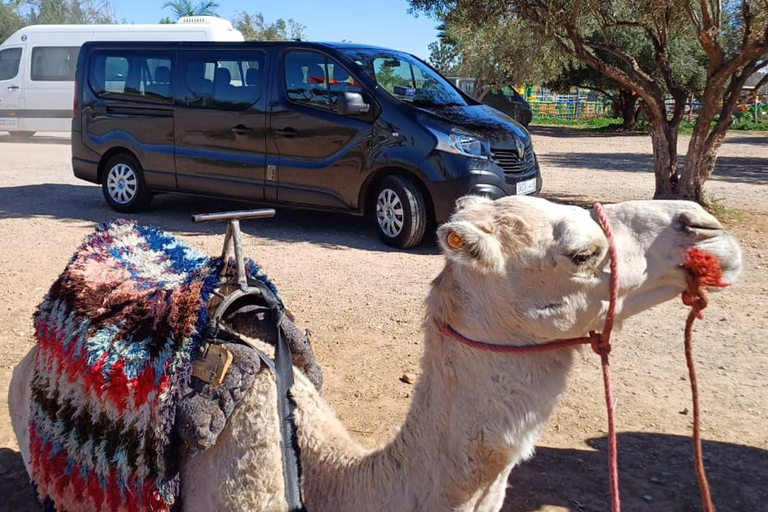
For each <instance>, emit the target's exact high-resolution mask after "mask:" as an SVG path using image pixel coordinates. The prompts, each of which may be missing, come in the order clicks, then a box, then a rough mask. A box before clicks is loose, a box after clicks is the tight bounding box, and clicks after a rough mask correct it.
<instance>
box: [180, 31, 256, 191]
mask: <svg viewBox="0 0 768 512" xmlns="http://www.w3.org/2000/svg"><path fill="white" fill-rule="evenodd" d="M266 56H267V54H266V52H265V51H264V50H262V49H258V48H248V47H244V46H242V45H240V46H233V47H231V48H230V47H219V48H217V49H215V50H211V49H205V48H203V49H197V48H194V47H187V48H184V49H182V50H180V51H179V59H178V61H179V65H178V71H177V80H176V106H175V108H174V136H175V150H176V152H175V154H176V183H177V186H178V189H179V190H180V191H182V192H196V193H202V194H213V195H221V196H228V197H233V198H242V199H250V200H256V201H258V200H262V199H264V173H265V165H266V147H265V146H266V130H267V126H266V123H267V121H266V97H267V94H266V93H267V91H266V87H264V85H265V76H267V75H266V70H265V68H266V65H267V59H266Z"/></svg>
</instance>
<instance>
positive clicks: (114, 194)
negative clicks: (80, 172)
mask: <svg viewBox="0 0 768 512" xmlns="http://www.w3.org/2000/svg"><path fill="white" fill-rule="evenodd" d="M101 191H102V192H103V193H104V199H106V200H107V204H108V205H109V206H110V207H111V208H112V209H113V210H117V211H118V212H122V213H135V212H139V211H141V210H143V209H144V208H145V207H146V206H147V205H149V202H150V201H151V200H152V192H151V191H150V190H149V189H148V188H147V185H146V183H144V172H143V171H142V169H141V164H139V162H138V160H136V159H135V158H134V157H133V156H131V155H128V154H120V155H115V156H113V157H112V158H110V159H109V161H108V162H107V164H106V165H105V166H104V175H103V176H102V178H101Z"/></svg>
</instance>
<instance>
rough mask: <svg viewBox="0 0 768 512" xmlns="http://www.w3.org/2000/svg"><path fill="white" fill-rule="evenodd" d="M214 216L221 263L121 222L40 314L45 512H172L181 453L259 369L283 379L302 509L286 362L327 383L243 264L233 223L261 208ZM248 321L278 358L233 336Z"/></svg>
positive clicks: (274, 299)
mask: <svg viewBox="0 0 768 512" xmlns="http://www.w3.org/2000/svg"><path fill="white" fill-rule="evenodd" d="M270 214H271V215H273V214H274V211H271V213H270ZM217 215H218V214H217ZM217 215H213V214H212V215H210V216H208V217H214V218H207V219H206V218H203V219H200V220H202V221H205V220H229V221H230V224H229V226H228V229H227V237H226V239H225V249H224V251H223V253H222V256H221V258H209V257H207V256H205V255H203V254H201V253H199V252H197V251H195V250H193V249H191V248H190V247H188V246H186V245H185V244H183V243H181V242H180V241H179V240H177V239H175V238H174V237H172V236H171V235H168V234H167V233H164V232H162V231H160V230H158V229H155V228H150V227H143V226H137V225H136V224H135V223H132V222H129V221H124V220H121V221H115V222H112V223H106V224H103V225H101V226H99V227H98V228H97V230H96V231H95V232H94V233H93V234H92V235H90V236H89V237H87V238H86V240H85V241H84V243H83V244H82V245H81V247H80V248H79V249H78V251H77V252H76V254H75V255H74V256H73V258H72V259H71V260H70V262H69V264H68V265H67V267H66V268H65V270H64V272H63V273H62V275H61V276H60V277H59V279H58V280H57V281H56V282H55V283H54V285H53V286H52V287H51V289H50V290H49V292H48V293H47V294H46V297H45V299H44V300H43V302H42V303H41V304H40V306H39V308H38V310H37V312H36V313H35V336H36V339H37V343H38V350H37V355H36V358H35V363H34V372H33V379H32V389H31V391H32V400H31V415H30V425H29V428H30V459H31V460H30V463H31V469H32V471H31V474H32V480H33V483H34V484H35V487H36V490H37V494H38V498H39V500H40V501H41V503H44V504H45V505H46V509H49V510H50V509H53V508H52V507H53V506H55V509H58V510H60V511H62V510H67V511H69V512H78V511H89V512H90V511H95V510H116V509H121V510H128V511H132V510H136V511H139V510H148V509H151V510H158V511H163V510H171V509H172V508H175V507H174V504H176V505H177V506H178V502H177V499H176V498H177V496H178V495H179V478H178V469H179V462H180V458H181V457H180V456H181V454H182V451H180V449H179V447H180V446H182V447H183V446H186V448H185V450H201V449H205V448H206V447H209V446H211V445H212V444H213V443H214V442H215V440H216V437H217V436H218V434H219V433H220V432H221V430H222V429H223V428H224V425H225V423H226V420H227V417H228V415H229V414H231V412H232V411H233V410H234V408H235V407H236V405H237V403H238V401H239V400H241V399H242V397H243V396H244V395H245V393H246V392H247V390H248V388H249V383H250V382H252V381H253V378H254V376H255V374H256V372H258V371H259V370H260V369H262V368H263V367H265V366H266V367H268V368H269V369H270V370H271V371H274V372H275V374H276V377H277V379H276V380H277V382H278V397H279V403H278V404H277V405H278V411H279V413H280V419H281V431H282V432H283V439H284V442H283V447H284V457H283V458H284V460H285V463H284V465H285V469H286V471H285V474H286V475H287V476H286V498H287V500H288V502H289V504H290V509H291V510H302V509H303V505H302V503H301V496H300V492H299V483H298V482H299V480H298V477H299V471H300V468H299V466H298V460H299V456H298V451H297V450H296V449H295V448H296V446H297V445H296V443H295V428H294V427H293V425H292V423H291V419H290V416H291V415H290V411H291V407H292V404H291V403H290V402H289V401H288V396H287V390H288V388H289V387H290V386H291V384H292V382H293V364H294V363H295V364H296V366H297V367H299V368H300V369H303V370H304V371H305V373H306V374H307V375H308V376H309V378H310V379H311V380H312V382H313V383H314V384H315V385H316V386H317V387H318V388H319V387H320V385H321V383H322V374H321V372H320V369H319V367H317V365H316V363H315V362H314V356H313V354H312V350H311V346H310V344H309V341H308V340H307V339H306V337H305V336H304V335H303V334H302V333H301V332H300V331H299V330H298V329H297V328H296V326H295V325H294V324H293V323H292V321H291V319H290V318H289V317H288V316H287V315H286V311H285V308H284V307H283V304H282V302H281V301H280V298H279V295H278V294H277V290H276V288H275V287H274V285H273V284H272V283H271V281H269V279H268V278H267V277H266V275H264V274H263V272H261V270H260V269H259V267H258V266H257V265H256V264H255V263H253V262H252V261H250V260H246V259H245V258H244V257H243V255H242V254H241V251H240V248H241V246H240V243H239V225H238V223H237V219H239V218H257V217H258V216H264V211H261V210H258V211H251V212H235V213H231V214H223V215H224V216H228V217H226V218H224V219H218V218H216V216H217ZM219 216H220V215H219ZM204 217H205V216H204ZM229 242H233V245H234V247H235V251H234V252H235V255H234V256H235V257H234V259H230V257H229ZM246 322H247V324H248V325H249V326H250V327H254V326H256V327H257V334H259V335H261V331H263V333H264V337H263V339H264V341H267V342H270V341H272V342H274V344H275V347H276V348H275V359H274V361H272V359H271V358H269V357H267V356H266V354H263V353H262V352H261V351H259V350H258V349H257V348H256V347H255V346H253V344H252V343H251V342H250V341H249V340H248V339H245V338H243V337H241V336H240V335H239V334H238V331H237V328H238V326H240V327H242V326H243V325H245V323H246ZM262 326H263V328H262ZM292 349H294V350H295V355H294V354H293V353H292ZM206 422H207V424H206ZM178 441H184V442H183V443H180V442H178Z"/></svg>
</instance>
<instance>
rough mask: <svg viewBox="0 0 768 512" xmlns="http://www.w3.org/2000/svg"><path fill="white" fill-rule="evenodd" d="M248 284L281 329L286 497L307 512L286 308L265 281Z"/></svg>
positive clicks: (296, 510)
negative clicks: (286, 337) (285, 330)
mask: <svg viewBox="0 0 768 512" xmlns="http://www.w3.org/2000/svg"><path fill="white" fill-rule="evenodd" d="M248 286H249V287H253V288H257V289H258V290H259V291H260V292H261V296H262V298H263V299H264V301H265V302H266V303H267V307H268V308H269V309H270V311H271V312H272V319H273V321H274V322H275V328H276V329H277V336H276V338H275V339H276V340H277V342H276V344H275V376H276V377H277V412H278V416H279V418H280V433H281V434H282V438H283V443H282V452H283V479H284V481H285V500H286V501H287V503H288V510H289V512H306V508H305V507H304V502H303V501H302V498H301V460H300V453H299V452H300V449H299V441H298V437H297V435H296V423H295V422H294V420H293V412H294V411H295V410H296V403H295V402H294V401H293V399H291V397H290V396H288V391H289V390H290V389H291V387H293V361H292V360H291V349H290V347H288V342H287V340H286V339H285V332H284V331H283V328H282V326H281V323H282V320H283V316H284V315H285V307H284V306H283V303H282V302H281V301H280V299H278V298H277V297H276V296H275V294H274V293H272V290H271V289H270V288H269V286H267V285H266V284H265V283H264V282H263V281H259V280H258V279H249V280H248Z"/></svg>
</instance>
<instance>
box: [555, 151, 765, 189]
mask: <svg viewBox="0 0 768 512" xmlns="http://www.w3.org/2000/svg"><path fill="white" fill-rule="evenodd" d="M540 158H541V163H542V165H544V166H554V167H566V168H574V167H575V168H583V169H599V170H602V171H615V172H649V173H651V172H653V155H647V154H642V153H559V154H558V153H555V154H548V155H542V156H541V157H540ZM678 161H679V164H680V167H681V168H682V166H683V165H684V164H685V157H684V156H680V157H679V158H678ZM712 179H719V180H724V181H732V182H741V183H756V184H768V157H765V158H759V157H735V156H721V157H718V159H717V162H716V164H715V172H714V173H713V175H712Z"/></svg>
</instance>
